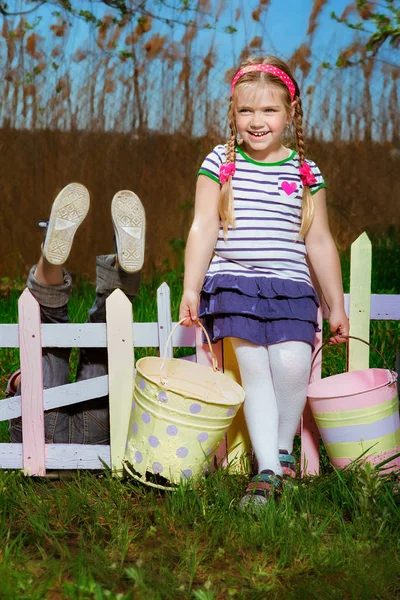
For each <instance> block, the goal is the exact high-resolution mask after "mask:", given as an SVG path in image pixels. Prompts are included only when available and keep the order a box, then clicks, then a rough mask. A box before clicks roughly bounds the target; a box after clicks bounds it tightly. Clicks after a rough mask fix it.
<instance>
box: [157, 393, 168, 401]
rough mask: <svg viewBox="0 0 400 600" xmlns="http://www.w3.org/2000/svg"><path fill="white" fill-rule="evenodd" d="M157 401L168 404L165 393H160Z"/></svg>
mask: <svg viewBox="0 0 400 600" xmlns="http://www.w3.org/2000/svg"><path fill="white" fill-rule="evenodd" d="M158 399H159V401H160V402H168V396H167V394H166V392H160V393H159V394H158Z"/></svg>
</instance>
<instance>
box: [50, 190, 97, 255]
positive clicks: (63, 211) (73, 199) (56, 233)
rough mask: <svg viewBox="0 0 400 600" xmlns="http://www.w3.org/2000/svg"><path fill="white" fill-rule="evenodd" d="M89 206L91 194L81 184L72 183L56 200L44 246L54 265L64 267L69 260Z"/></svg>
mask: <svg viewBox="0 0 400 600" xmlns="http://www.w3.org/2000/svg"><path fill="white" fill-rule="evenodd" d="M89 204H90V199H89V192H88V191H87V189H86V188H85V186H84V185H81V184H80V183H70V184H69V185H67V186H66V187H65V188H64V189H63V190H61V192H60V193H59V194H58V196H57V198H56V199H55V200H54V202H53V206H52V208H51V214H50V220H49V225H48V228H47V233H46V239H45V242H44V246H43V256H44V257H45V258H46V260H47V261H48V262H49V263H51V264H52V265H62V264H63V263H65V261H66V260H67V258H68V256H69V253H70V251H71V248H72V242H73V239H74V235H75V233H76V230H77V229H78V227H79V225H80V224H81V223H82V221H83V220H84V219H85V217H86V215H87V213H88V210H89Z"/></svg>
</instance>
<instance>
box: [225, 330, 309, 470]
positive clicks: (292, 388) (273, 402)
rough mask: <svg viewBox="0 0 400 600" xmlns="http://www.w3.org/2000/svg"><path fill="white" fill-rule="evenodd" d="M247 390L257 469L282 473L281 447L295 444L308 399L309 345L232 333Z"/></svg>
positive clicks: (251, 434)
mask: <svg viewBox="0 0 400 600" xmlns="http://www.w3.org/2000/svg"><path fill="white" fill-rule="evenodd" d="M231 341H232V345H233V348H234V350H235V354H236V358H237V361H238V365H239V369H240V376H241V379H242V386H243V388H244V390H245V392H246V399H245V402H244V415H245V418H246V423H247V428H248V430H249V435H250V440H251V443H252V446H253V450H254V452H255V455H256V458H257V461H258V470H259V471H263V470H264V469H271V470H272V471H274V473H276V474H277V475H281V474H282V468H281V465H280V462H279V450H287V451H288V452H289V453H290V452H292V449H293V438H294V436H295V433H296V430H297V427H298V424H299V422H300V417H301V415H302V413H303V410H304V406H305V403H306V400H307V386H308V380H309V375H310V365H311V346H310V345H309V344H306V343H305V342H281V343H279V344H274V345H272V346H268V347H264V346H257V345H256V344H253V343H252V342H247V341H245V340H242V339H239V338H231Z"/></svg>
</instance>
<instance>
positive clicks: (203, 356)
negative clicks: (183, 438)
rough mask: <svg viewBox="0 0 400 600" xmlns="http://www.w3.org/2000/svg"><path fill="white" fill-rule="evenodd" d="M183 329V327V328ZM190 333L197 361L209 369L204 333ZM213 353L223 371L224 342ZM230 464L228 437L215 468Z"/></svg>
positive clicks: (215, 459)
mask: <svg viewBox="0 0 400 600" xmlns="http://www.w3.org/2000/svg"><path fill="white" fill-rule="evenodd" d="M182 329H183V327H182ZM185 329H188V331H193V330H194V333H195V336H196V361H197V362H198V363H199V364H200V365H206V366H207V367H210V368H211V367H212V360H211V353H210V349H209V347H208V344H204V343H203V331H202V329H201V327H188V328H185ZM213 352H214V354H215V355H216V357H217V360H218V367H219V369H220V370H221V371H223V356H222V342H218V343H217V344H213ZM227 464H228V452H227V445H226V436H224V439H223V440H222V442H221V444H220V445H219V447H218V449H217V451H216V453H215V457H214V463H213V468H215V467H218V466H219V465H221V466H223V467H226V466H227Z"/></svg>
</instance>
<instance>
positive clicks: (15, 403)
mask: <svg viewBox="0 0 400 600" xmlns="http://www.w3.org/2000/svg"><path fill="white" fill-rule="evenodd" d="M107 394H108V375H102V376H101V377H94V378H93V379H85V380H83V381H78V382H76V383H67V384H66V385H60V386H58V387H55V388H49V389H47V390H43V401H44V409H45V410H51V409H53V408H60V407H61V406H69V405H72V404H77V403H78V402H83V401H84V400H91V399H93V398H102V397H103V396H106V395H107ZM20 416H21V396H14V397H13V398H9V399H8V400H2V401H1V402H0V421H7V420H9V419H15V418H16V417H20Z"/></svg>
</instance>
